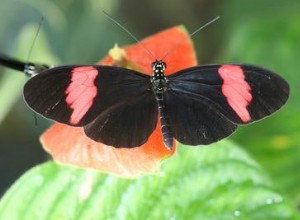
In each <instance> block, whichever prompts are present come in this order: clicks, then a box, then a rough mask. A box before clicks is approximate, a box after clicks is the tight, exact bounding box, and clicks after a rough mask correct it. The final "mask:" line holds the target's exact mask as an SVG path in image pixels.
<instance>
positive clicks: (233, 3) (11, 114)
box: [0, 0, 300, 208]
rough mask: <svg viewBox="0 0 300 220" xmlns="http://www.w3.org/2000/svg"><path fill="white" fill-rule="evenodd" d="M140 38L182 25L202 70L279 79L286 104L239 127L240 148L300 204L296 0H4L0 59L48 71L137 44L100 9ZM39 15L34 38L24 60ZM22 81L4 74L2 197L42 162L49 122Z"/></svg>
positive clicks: (0, 79)
mask: <svg viewBox="0 0 300 220" xmlns="http://www.w3.org/2000/svg"><path fill="white" fill-rule="evenodd" d="M102 9H104V10H106V11H107V12H108V13H109V14H110V15H111V16H112V17H114V18H116V19H117V20H119V21H121V23H122V24H123V25H124V26H125V27H126V28H128V29H129V30H130V31H131V32H132V33H133V34H134V35H136V36H137V38H139V39H141V38H143V37H145V36H148V35H151V34H153V33H155V32H157V31H160V30H162V29H166V28H168V27H171V26H175V25H178V24H184V25H185V26H186V27H187V29H188V30H189V31H190V32H192V31H193V30H195V29H196V28H198V27H199V26H201V25H203V24H204V23H206V22H207V21H209V20H210V19H212V18H214V17H216V16H218V15H220V16H221V19H220V20H219V21H218V22H217V23H215V24H213V25H211V26H210V27H208V28H207V29H205V30H204V31H201V32H200V33H198V34H197V35H196V36H194V37H193V41H194V44H195V47H196V51H197V54H198V61H199V63H200V64H206V63H216V62H218V63H236V62H237V63H253V64H256V65H260V66H264V67H266V68H268V69H271V70H273V71H274V72H278V73H279V74H281V75H282V76H284V77H285V78H286V79H287V80H288V81H289V82H290V85H291V96H290V99H289V101H288V103H287V105H286V106H285V107H284V108H283V109H282V110H281V111H280V112H278V113H277V114H276V115H274V116H272V117H270V118H267V119H266V120H264V121H261V122H259V123H255V124H252V125H249V126H247V127H242V128H240V129H239V130H238V131H237V132H236V133H235V134H234V135H233V136H232V137H230V139H232V140H234V141H235V142H237V143H239V144H240V145H241V146H243V147H244V149H245V151H247V152H248V153H249V154H250V155H251V156H252V157H253V158H254V159H255V160H256V161H257V162H258V163H259V164H260V165H261V166H262V167H263V168H264V169H265V170H266V171H267V172H268V174H269V175H270V177H271V179H272V181H273V182H274V184H275V186H276V188H277V189H278V191H279V192H281V193H282V194H283V195H284V196H286V197H287V198H288V199H289V200H290V202H291V203H292V205H293V206H294V207H295V208H297V207H298V208H299V204H300V146H299V145H300V114H299V113H300V98H299V95H300V94H299V89H300V77H299V73H298V72H299V69H300V60H299V58H300V23H299V21H300V1H299V0H286V1H283V0H278V1H274V0H264V1H261V0H252V1H238V0H224V1H215V0H213V1H208V0H203V1H200V0H178V1H176V3H175V2H174V1H172V0H162V1H161V0H160V1H158V0H151V1H150V0H144V1H139V0H130V1H118V0H109V1H108V0H107V1H104V0H103V1H97V0H88V1H80V0H65V1H60V0H52V1H41V0H35V1H34V0H27V1H17V0H0V53H3V54H6V55H10V56H12V57H16V58H18V59H20V60H28V59H29V60H30V61H32V62H36V61H40V62H44V63H46V64H56V65H59V64H91V63H95V62H96V61H98V60H100V59H101V58H102V57H104V56H105V54H107V51H108V50H109V49H110V48H111V47H112V46H113V45H114V43H115V42H118V44H120V45H124V44H131V43H135V42H134V41H133V40H132V39H131V38H130V37H129V36H128V34H126V33H125V32H124V31H122V30H121V29H120V28H118V27H116V25H115V24H113V23H112V22H111V21H109V20H108V19H107V18H106V17H105V16H103V14H102V13H101V10H102ZM41 16H43V17H44V23H43V25H42V30H41V31H40V33H39V34H40V36H39V37H38V39H37V41H36V42H35V44H34V47H33V50H32V52H31V54H30V56H29V57H28V53H29V51H30V48H31V46H32V43H33V40H34V34H35V31H36V30H37V25H38V23H39V22H40V19H41ZM25 81H26V78H25V77H24V76H23V75H22V74H20V73H18V72H14V71H6V69H4V68H0V195H1V194H3V193H4V192H5V190H7V189H8V187H9V186H10V185H11V184H12V183H13V182H14V181H15V180H16V179H17V178H18V177H19V176H20V175H21V174H22V173H24V172H25V171H26V170H28V169H29V168H30V167H33V166H34V165H36V164H39V163H41V162H43V161H46V160H48V159H49V158H48V155H47V154H46V153H45V152H44V151H43V150H42V148H41V145H40V144H39V142H38V138H39V135H40V134H41V133H42V132H43V131H44V130H45V129H46V128H47V127H48V126H49V125H50V122H48V121H46V120H44V119H42V118H40V117H38V119H37V122H38V123H37V126H36V125H35V119H34V114H33V113H32V111H30V110H29V109H28V107H27V106H26V104H25V103H24V102H23V100H22V94H21V91H22V86H23V84H24V82H25Z"/></svg>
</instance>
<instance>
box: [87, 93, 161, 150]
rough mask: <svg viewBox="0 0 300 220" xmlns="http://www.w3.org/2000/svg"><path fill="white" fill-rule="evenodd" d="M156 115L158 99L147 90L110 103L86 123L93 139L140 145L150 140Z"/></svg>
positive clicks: (118, 144)
mask: <svg viewBox="0 0 300 220" xmlns="http://www.w3.org/2000/svg"><path fill="white" fill-rule="evenodd" d="M157 117H158V107H157V103H156V100H155V98H154V95H153V92H152V91H151V90H148V91H145V92H143V93H140V94H138V95H136V96H134V97H130V98H129V99H126V100H123V101H122V102H119V103H118V104H116V105H113V106H111V107H109V108H108V109H106V110H105V111H103V112H102V113H101V114H99V115H98V117H97V118H96V119H95V120H93V121H92V122H91V123H90V124H88V125H86V126H84V131H85V133H86V134H87V136H89V137H90V138H92V139H93V140H95V141H98V142H102V143H105V144H107V145H111V146H114V147H127V148H130V147H137V146H140V145H142V144H144V143H145V142H146V141H147V139H148V137H149V136H150V134H151V133H152V132H153V130H154V129H155V127H156V123H157Z"/></svg>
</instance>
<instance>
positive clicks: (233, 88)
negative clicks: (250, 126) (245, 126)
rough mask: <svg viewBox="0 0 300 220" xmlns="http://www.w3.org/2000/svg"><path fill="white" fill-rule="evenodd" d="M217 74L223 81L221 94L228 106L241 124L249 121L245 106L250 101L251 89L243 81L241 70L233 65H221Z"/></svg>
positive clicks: (243, 76)
mask: <svg viewBox="0 0 300 220" xmlns="http://www.w3.org/2000/svg"><path fill="white" fill-rule="evenodd" d="M218 72H219V74H220V76H221V78H222V79H223V85H222V93H223V95H224V96H225V97H226V99H227V102H228V104H229V105H230V106H231V108H232V109H233V110H234V111H235V112H236V114H237V115H238V116H239V117H240V118H241V120H242V121H243V122H248V121H250V120H251V117H250V114H249V111H248V110H247V106H248V105H249V103H250V102H251V100H252V95H251V92H250V91H251V87H250V85H249V84H248V83H247V82H246V81H245V75H244V72H243V70H242V68H241V67H240V66H235V65H223V66H221V67H220V68H219V70H218Z"/></svg>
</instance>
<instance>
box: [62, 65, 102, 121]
mask: <svg viewBox="0 0 300 220" xmlns="http://www.w3.org/2000/svg"><path fill="white" fill-rule="evenodd" d="M97 75H98V70H97V69H95V68H94V67H92V66H84V67H76V68H74V69H73V70H72V74H71V83H70V85H69V86H68V88H67V89H66V95H67V97H66V103H67V104H68V106H69V107H70V108H71V109H73V113H72V115H71V117H70V123H71V124H74V125H75V124H78V123H79V122H80V120H81V119H82V118H83V117H84V115H85V114H86V113H87V111H88V110H89V109H90V107H91V106H92V105H93V100H94V98H95V96H96V95H97V87H96V85H95V84H94V81H95V79H96V77H97Z"/></svg>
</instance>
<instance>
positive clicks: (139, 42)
mask: <svg viewBox="0 0 300 220" xmlns="http://www.w3.org/2000/svg"><path fill="white" fill-rule="evenodd" d="M102 13H103V14H104V15H105V16H106V17H107V18H109V19H110V20H111V21H112V22H114V23H115V24H116V25H118V26H119V27H120V28H122V29H123V30H124V31H125V32H126V33H127V34H129V36H130V37H131V38H132V39H134V40H135V41H136V42H137V43H138V44H139V45H140V46H141V47H143V48H144V49H145V50H146V51H147V52H148V53H149V54H150V55H151V56H152V57H153V58H154V59H155V60H157V58H156V56H155V55H154V54H153V52H152V51H151V50H149V49H148V48H147V47H146V46H145V45H144V44H143V43H142V42H141V41H139V40H138V39H137V38H136V37H135V36H134V35H133V34H132V33H131V32H130V31H129V30H127V29H126V28H125V27H124V26H123V25H121V23H120V22H118V21H117V20H115V19H114V18H112V17H111V16H110V15H109V14H108V13H107V12H106V11H104V10H102Z"/></svg>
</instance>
